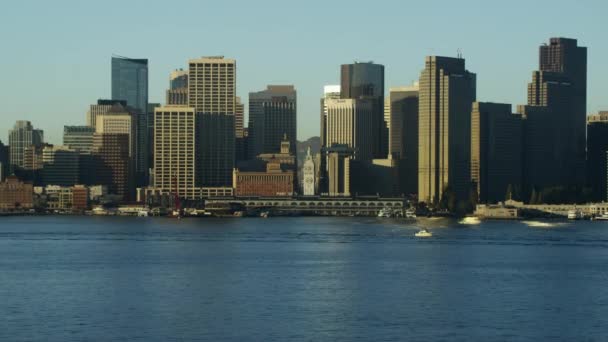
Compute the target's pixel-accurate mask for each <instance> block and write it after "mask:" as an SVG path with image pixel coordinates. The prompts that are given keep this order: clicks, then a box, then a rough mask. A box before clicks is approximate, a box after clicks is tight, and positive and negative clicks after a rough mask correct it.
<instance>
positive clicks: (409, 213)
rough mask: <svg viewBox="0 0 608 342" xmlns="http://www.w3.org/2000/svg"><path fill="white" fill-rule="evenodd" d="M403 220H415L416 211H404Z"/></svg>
mask: <svg viewBox="0 0 608 342" xmlns="http://www.w3.org/2000/svg"><path fill="white" fill-rule="evenodd" d="M405 218H408V219H415V218H416V209H414V208H410V209H408V210H406V211H405Z"/></svg>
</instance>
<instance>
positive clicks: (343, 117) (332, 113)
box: [325, 99, 375, 161]
mask: <svg viewBox="0 0 608 342" xmlns="http://www.w3.org/2000/svg"><path fill="white" fill-rule="evenodd" d="M325 104H326V106H327V122H326V133H325V139H326V141H325V144H326V145H327V146H329V147H331V146H332V145H335V144H342V145H347V146H348V147H350V148H352V149H353V150H354V156H353V158H354V159H355V160H369V161H371V160H372V159H373V156H374V150H373V146H374V141H375V140H374V139H375V137H374V134H373V131H372V130H370V127H372V126H373V124H374V120H375V118H374V115H375V113H374V104H375V102H374V100H372V99H328V100H326V101H325Z"/></svg>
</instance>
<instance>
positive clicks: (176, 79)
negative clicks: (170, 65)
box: [166, 69, 188, 106]
mask: <svg viewBox="0 0 608 342" xmlns="http://www.w3.org/2000/svg"><path fill="white" fill-rule="evenodd" d="M166 103H167V105H184V106H185V105H188V71H186V70H182V69H179V70H175V71H173V72H171V75H170V76H169V89H168V90H167V100H166Z"/></svg>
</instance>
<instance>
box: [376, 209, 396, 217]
mask: <svg viewBox="0 0 608 342" xmlns="http://www.w3.org/2000/svg"><path fill="white" fill-rule="evenodd" d="M378 217H384V218H391V217H393V211H392V210H391V209H390V208H383V209H381V210H380V211H379V212H378Z"/></svg>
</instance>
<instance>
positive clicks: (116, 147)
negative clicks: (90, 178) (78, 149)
mask: <svg viewBox="0 0 608 342" xmlns="http://www.w3.org/2000/svg"><path fill="white" fill-rule="evenodd" d="M92 155H93V157H94V158H95V168H94V172H95V179H96V183H97V184H99V185H107V186H108V191H109V192H110V193H111V194H114V195H118V196H120V197H121V199H122V200H124V201H129V200H131V199H132V198H133V190H134V188H133V176H132V172H133V171H132V170H133V168H132V159H131V157H130V156H129V134H120V133H119V134H114V133H95V134H94V135H93V153H92Z"/></svg>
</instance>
